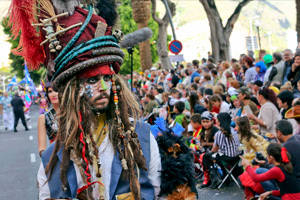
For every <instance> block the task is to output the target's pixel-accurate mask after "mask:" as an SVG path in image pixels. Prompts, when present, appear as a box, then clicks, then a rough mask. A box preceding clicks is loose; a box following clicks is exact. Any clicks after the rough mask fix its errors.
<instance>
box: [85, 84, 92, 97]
mask: <svg viewBox="0 0 300 200" xmlns="http://www.w3.org/2000/svg"><path fill="white" fill-rule="evenodd" d="M93 93H94V90H93V86H91V85H86V86H85V90H84V94H85V95H87V96H88V98H92V97H93V96H94V94H93Z"/></svg>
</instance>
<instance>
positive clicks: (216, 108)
mask: <svg viewBox="0 0 300 200" xmlns="http://www.w3.org/2000/svg"><path fill="white" fill-rule="evenodd" d="M209 100H210V103H211V105H212V110H211V112H213V113H221V112H229V109H230V105H229V104H228V103H226V102H225V101H222V99H221V97H220V96H219V95H213V96H211V97H210V99H209Z"/></svg>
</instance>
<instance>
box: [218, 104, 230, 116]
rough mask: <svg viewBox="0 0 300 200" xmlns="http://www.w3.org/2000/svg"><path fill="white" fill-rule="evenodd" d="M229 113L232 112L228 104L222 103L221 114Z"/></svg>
mask: <svg viewBox="0 0 300 200" xmlns="http://www.w3.org/2000/svg"><path fill="white" fill-rule="evenodd" d="M229 111H230V105H229V104H228V103H226V102H225V101H222V103H221V107H220V113H221V112H226V113H229Z"/></svg>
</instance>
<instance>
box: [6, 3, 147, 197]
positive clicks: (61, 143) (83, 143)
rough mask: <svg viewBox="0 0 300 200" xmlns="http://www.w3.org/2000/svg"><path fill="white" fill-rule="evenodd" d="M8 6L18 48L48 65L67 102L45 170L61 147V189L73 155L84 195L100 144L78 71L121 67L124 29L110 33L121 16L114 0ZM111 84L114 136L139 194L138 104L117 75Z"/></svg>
mask: <svg viewBox="0 0 300 200" xmlns="http://www.w3.org/2000/svg"><path fill="white" fill-rule="evenodd" d="M95 8H96V9H95ZM94 10H97V12H98V13H97V14H98V15H96V14H94ZM10 12H11V13H10V23H11V25H12V32H13V35H14V36H15V37H17V36H18V35H19V34H20V44H19V47H18V48H17V49H16V50H15V52H16V53H17V54H19V55H21V56H23V57H24V59H25V60H26V63H27V64H28V66H29V68H30V69H38V68H39V66H40V65H41V64H44V65H45V66H46V67H47V70H48V80H51V81H52V83H53V86H54V88H57V89H59V90H58V91H59V96H60V103H61V105H63V106H64V107H63V109H60V116H59V125H60V127H59V130H58V135H57V141H56V144H55V148H54V152H53V153H52V156H51V159H50V161H49V164H48V166H47V168H46V173H47V172H49V174H50V177H51V170H52V169H53V168H54V166H55V163H56V161H57V158H56V153H57V152H58V151H59V150H60V149H61V148H63V151H62V155H63V156H62V166H61V168H60V170H61V182H62V186H63V189H64V190H67V189H66V187H67V185H68V184H67V178H66V174H67V169H68V166H69V163H70V158H72V160H73V161H74V162H75V163H76V164H77V165H78V166H79V167H80V172H81V176H82V177H83V178H84V182H85V183H86V186H85V187H83V188H80V189H79V190H78V194H80V193H83V191H87V193H85V194H84V195H88V196H90V195H91V193H92V192H91V191H90V189H91V188H90V187H89V186H90V185H92V184H93V183H94V182H91V174H90V170H89V165H90V164H91V163H92V164H96V163H97V159H98V149H97V147H96V144H95V141H94V139H93V135H92V133H91V132H92V131H91V127H92V126H91V124H92V122H91V121H92V120H87V118H88V117H90V116H91V112H90V110H89V109H87V108H89V106H88V105H86V104H87V101H86V100H84V99H82V98H84V97H82V96H81V95H80V94H79V88H80V84H79V82H78V80H77V79H76V78H74V77H78V78H89V77H93V76H96V75H99V74H101V75H107V74H108V75H112V74H117V73H118V72H119V69H120V65H121V64H122V62H123V56H124V54H123V52H122V51H121V49H120V47H119V39H120V38H121V36H122V34H121V33H120V32H118V31H117V32H115V33H114V34H113V33H112V26H113V25H114V22H115V19H116V16H117V14H116V11H115V4H114V0H99V1H96V2H94V1H92V0H12V5H11V8H10ZM111 90H112V96H111V103H110V105H109V106H110V109H109V112H110V113H109V114H110V115H111V116H110V117H111V120H110V123H111V124H110V125H109V126H110V133H112V134H111V135H110V139H111V140H112V143H113V146H114V148H115V151H117V152H118V153H119V157H120V160H121V163H122V167H123V171H124V173H125V175H127V177H129V179H130V189H131V192H132V193H133V194H134V198H135V199H140V185H139V182H138V180H137V175H136V171H135V169H136V167H138V168H141V169H145V170H146V163H145V158H144V156H143V153H142V151H141V146H140V143H139V140H138V139H137V134H136V133H135V131H134V127H133V125H132V123H130V122H129V117H128V115H129V114H131V115H136V114H137V111H138V109H136V108H137V107H138V105H137V103H136V105H135V100H134V98H133V97H132V95H131V94H130V92H129V90H128V89H127V88H126V86H125V84H123V83H122V80H121V79H119V78H118V76H115V77H113V78H112V89H111ZM129 102H130V103H129ZM121 113H122V115H121ZM83 119H85V120H86V121H85V123H82V120H83ZM98 169H99V166H98Z"/></svg>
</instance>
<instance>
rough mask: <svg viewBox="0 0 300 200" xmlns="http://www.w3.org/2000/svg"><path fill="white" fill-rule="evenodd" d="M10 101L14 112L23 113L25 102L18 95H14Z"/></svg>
mask: <svg viewBox="0 0 300 200" xmlns="http://www.w3.org/2000/svg"><path fill="white" fill-rule="evenodd" d="M10 103H11V105H12V107H13V110H14V113H24V106H25V104H24V102H23V100H22V99H21V97H20V96H14V98H13V99H12V100H11V102H10Z"/></svg>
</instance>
